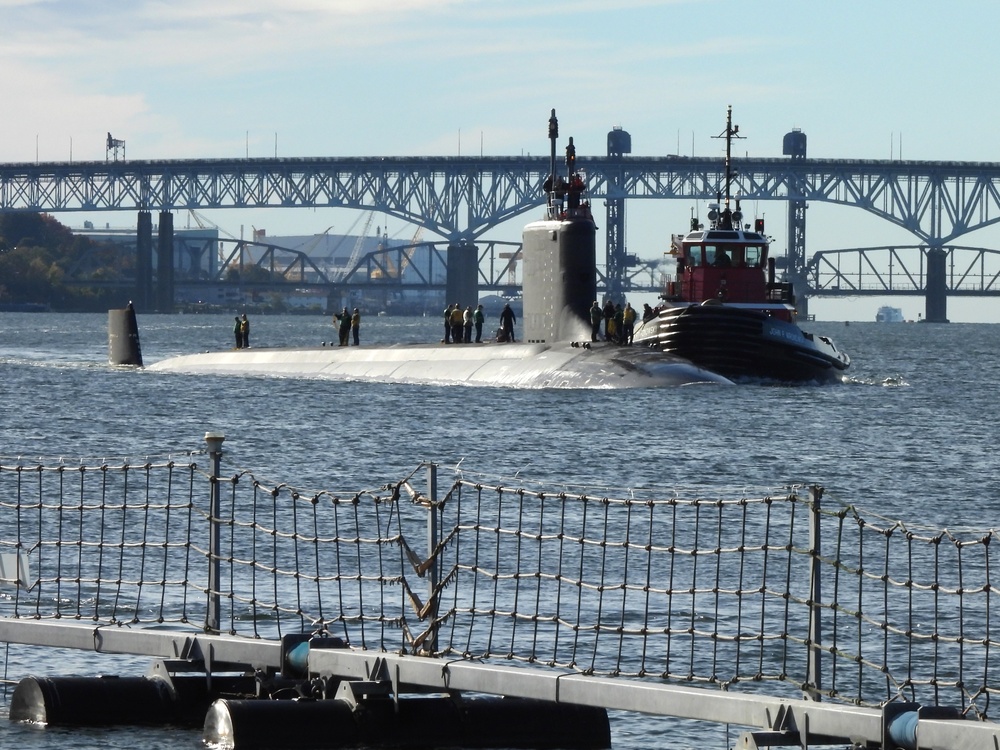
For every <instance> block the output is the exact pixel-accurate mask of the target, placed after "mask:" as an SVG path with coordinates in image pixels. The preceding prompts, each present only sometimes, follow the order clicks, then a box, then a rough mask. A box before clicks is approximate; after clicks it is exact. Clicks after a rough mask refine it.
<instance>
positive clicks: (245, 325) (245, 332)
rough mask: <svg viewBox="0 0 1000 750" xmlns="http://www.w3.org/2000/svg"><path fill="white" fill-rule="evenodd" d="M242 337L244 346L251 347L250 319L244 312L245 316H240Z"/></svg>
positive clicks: (245, 347)
mask: <svg viewBox="0 0 1000 750" xmlns="http://www.w3.org/2000/svg"><path fill="white" fill-rule="evenodd" d="M240 337H241V338H242V339H243V348H244V349H249V348H250V321H249V320H247V314H246V313H243V317H242V318H240Z"/></svg>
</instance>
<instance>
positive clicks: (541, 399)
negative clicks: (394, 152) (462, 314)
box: [0, 313, 1000, 750]
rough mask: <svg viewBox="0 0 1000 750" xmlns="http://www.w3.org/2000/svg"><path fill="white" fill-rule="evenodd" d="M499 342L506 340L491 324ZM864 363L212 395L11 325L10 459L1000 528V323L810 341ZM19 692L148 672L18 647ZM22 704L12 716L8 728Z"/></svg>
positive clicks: (172, 324) (162, 740)
mask: <svg viewBox="0 0 1000 750" xmlns="http://www.w3.org/2000/svg"><path fill="white" fill-rule="evenodd" d="M232 322H233V321H232V316H225V315H205V316H200V315H170V316H157V315H149V316H140V317H139V326H140V331H141V340H142V348H143V355H144V358H145V360H146V363H147V364H149V363H151V362H154V361H156V360H158V359H161V358H164V357H166V356H169V355H173V354H181V353H188V352H192V351H205V350H210V349H219V348H228V347H230V346H231V338H232V333H231V331H232ZM251 324H252V330H251V335H250V336H251V342H250V343H251V345H252V346H255V347H258V346H278V345H286V344H318V343H320V342H321V341H327V342H329V341H330V340H331V339H333V338H335V333H334V331H333V328H332V326H331V324H330V320H329V319H328V318H325V317H304V316H271V317H266V316H254V317H251ZM439 327H440V326H439V321H438V320H437V318H386V317H380V318H374V317H373V318H366V319H365V320H364V321H363V325H362V329H361V336H362V345H371V344H375V343H380V342H385V343H388V342H397V341H413V342H420V341H422V342H426V341H434V340H437V339H438V338H440V331H439V330H438V329H439ZM487 327H488V326H487ZM804 327H806V328H807V329H809V330H812V331H813V332H815V333H820V334H825V335H829V336H831V337H832V338H833V339H834V340H835V341H836V342H837V344H838V346H839V347H840V348H841V349H844V350H846V351H847V352H848V353H849V354H850V355H851V357H852V359H853V365H852V368H851V370H850V372H851V377H850V379H849V381H848V382H847V383H845V384H844V385H835V386H822V387H819V386H797V387H779V386H765V385H759V384H740V385H735V386H705V385H700V386H691V387H683V388H673V389H657V390H639V391H619V392H610V391H572V390H565V391H563V390H559V391H518V390H509V389H500V388H472V387H460V386H452V387H435V386H407V385H388V384H373V383H355V382H333V381H322V380H298V379H278V378H274V379H268V378H258V377H215V376H194V375H178V374H170V373H152V372H148V371H136V370H130V369H116V368H112V367H109V366H108V365H107V318H106V316H104V315H63V314H54V313H52V314H48V313H46V314H17V313H3V314H0V389H2V403H3V408H2V409H0V456H3V457H4V460H3V463H8V462H9V461H10V458H11V457H16V456H24V457H32V458H35V457H67V458H69V459H72V460H76V459H81V458H82V459H83V460H85V461H90V462H93V461H96V460H100V459H103V458H125V457H127V458H131V459H137V458H141V457H143V456H162V455H164V454H166V453H170V452H173V451H187V450H199V449H202V448H203V447H204V442H203V439H202V438H203V436H204V434H205V433H206V432H221V433H223V434H225V436H226V442H225V450H226V455H225V462H226V465H227V466H228V467H238V468H248V469H251V470H252V471H253V472H254V473H255V474H256V475H257V476H263V477H267V478H269V479H273V480H275V481H283V482H288V483H289V484H292V485H296V486H308V487H321V488H329V489H333V490H352V489H362V488H369V487H373V486H377V485H381V484H383V483H385V482H387V481H393V480H397V479H401V478H402V477H403V476H405V475H406V474H408V473H409V472H410V471H411V470H413V469H414V468H415V467H416V466H417V465H418V464H419V463H421V462H422V461H435V462H438V463H440V464H443V465H454V464H457V463H459V462H461V465H462V467H463V468H464V469H467V470H470V471H476V472H482V473H485V474H489V475H493V476H498V477H503V478H507V479H510V478H512V477H514V476H515V475H517V476H518V477H520V478H524V479H528V480H531V481H533V482H534V481H537V482H543V483H544V482H552V483H554V484H573V485H586V486H588V487H606V488H607V487H614V488H624V487H638V486H667V487H675V486H690V485H701V486H708V487H713V488H741V487H744V486H762V485H763V486H775V485H784V484H790V483H807V484H819V485H822V486H823V487H824V488H825V490H826V497H827V498H833V499H835V500H838V501H842V502H849V503H854V504H857V505H860V506H863V507H865V508H869V509H872V510H874V511H877V512H878V513H879V514H881V515H885V516H890V517H893V518H901V519H904V520H907V521H909V522H912V523H917V524H921V525H928V526H952V527H953V526H955V525H960V526H975V527H997V526H998V525H1000V493H998V492H997V488H996V484H997V478H996V477H997V473H996V460H995V458H994V447H995V445H996V444H997V443H998V442H1000V428H998V427H997V419H996V415H997V411H998V410H997V406H996V394H997V393H998V392H1000V371H998V368H997V367H996V359H997V352H998V351H1000V326H993V325H984V324H950V325H930V324H926V325H925V324H876V323H851V324H850V325H847V324H844V323H834V322H817V323H810V324H807V325H805V326H804ZM0 649H2V650H0V657H2V658H3V660H4V666H3V670H2V676H3V677H6V678H7V679H8V680H15V681H16V680H17V679H19V678H21V677H24V676H27V675H29V674H36V675H49V676H62V675H69V674H79V675H96V674H100V673H120V674H140V673H143V672H144V671H145V668H146V666H147V664H146V662H145V661H140V660H138V659H130V658H120V659H116V660H110V659H109V658H108V657H105V656H101V657H97V656H95V655H92V654H87V653H78V652H55V651H53V650H42V649H35V648H27V647H21V646H11V647H9V648H7V649H3V646H2V645H0ZM9 698H10V693H9V691H8V692H7V694H6V695H5V696H2V697H0V711H2V713H3V715H4V716H5V715H6V710H7V704H8V702H9ZM612 731H613V736H614V746H615V748H616V750H622V749H624V748H629V749H631V748H653V747H656V748H669V749H670V750H681V749H683V748H699V750H700V749H702V748H728V747H732V746H733V745H734V744H735V742H736V732H735V730H728V731H727V729H726V728H725V727H722V726H716V725H700V724H698V725H695V724H692V723H685V722H678V721H675V720H669V719H662V718H649V717H638V718H636V717H635V716H617V715H616V716H614V717H613V725H612ZM199 743H200V732H199V731H195V730H159V729H157V730H149V729H141V730H140V729H128V728H124V729H113V730H66V729H39V728H34V727H23V726H17V725H11V724H10V723H8V722H6V721H0V746H2V747H5V748H7V747H20V748H31V749H32V750H48V749H50V748H65V747H81V748H98V747H100V748H126V747H142V748H170V749H171V750H174V749H177V748H192V747H198V746H199Z"/></svg>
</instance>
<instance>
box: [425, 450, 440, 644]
mask: <svg viewBox="0 0 1000 750" xmlns="http://www.w3.org/2000/svg"><path fill="white" fill-rule="evenodd" d="M427 499H428V506H427V551H428V555H430V556H431V557H434V556H435V554H436V551H437V546H438V542H439V541H440V540H439V538H438V537H439V535H440V532H439V530H438V489H437V464H428V465H427ZM439 565H440V561H439V560H438V559H437V558H436V557H434V559H433V561H432V562H431V565H430V567H429V568H428V569H427V596H428V599H427V603H428V604H429V605H430V608H429V610H428V615H429V617H430V621H431V631H430V634H429V637H428V638H427V649H428V651H430V653H432V654H436V653H437V646H438V644H437V636H438V626H437V616H438V605H437V588H438V582H439V571H440V568H439Z"/></svg>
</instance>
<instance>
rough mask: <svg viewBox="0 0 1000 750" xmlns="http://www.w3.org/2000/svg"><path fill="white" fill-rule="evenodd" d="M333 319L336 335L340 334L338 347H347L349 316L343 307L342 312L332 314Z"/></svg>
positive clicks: (349, 326)
mask: <svg viewBox="0 0 1000 750" xmlns="http://www.w3.org/2000/svg"><path fill="white" fill-rule="evenodd" d="M333 317H335V318H336V319H337V323H338V328H337V333H338V334H340V345H341V346H347V339H348V336H349V335H350V333H351V314H350V313H349V312H348V311H347V308H346V307H345V308H344V311H343V312H339V313H334V315H333Z"/></svg>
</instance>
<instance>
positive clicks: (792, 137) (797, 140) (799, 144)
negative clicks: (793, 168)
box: [781, 128, 806, 159]
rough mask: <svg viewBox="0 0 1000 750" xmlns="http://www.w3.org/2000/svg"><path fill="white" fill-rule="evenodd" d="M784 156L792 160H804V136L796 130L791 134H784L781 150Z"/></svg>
mask: <svg viewBox="0 0 1000 750" xmlns="http://www.w3.org/2000/svg"><path fill="white" fill-rule="evenodd" d="M781 153H783V154H784V155H785V156H791V157H792V158H793V159H805V158H806V134H805V133H803V132H802V131H801V130H799V129H798V128H795V129H794V130H793V131H792V132H791V133H785V140H784V147H783V148H782V150H781Z"/></svg>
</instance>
